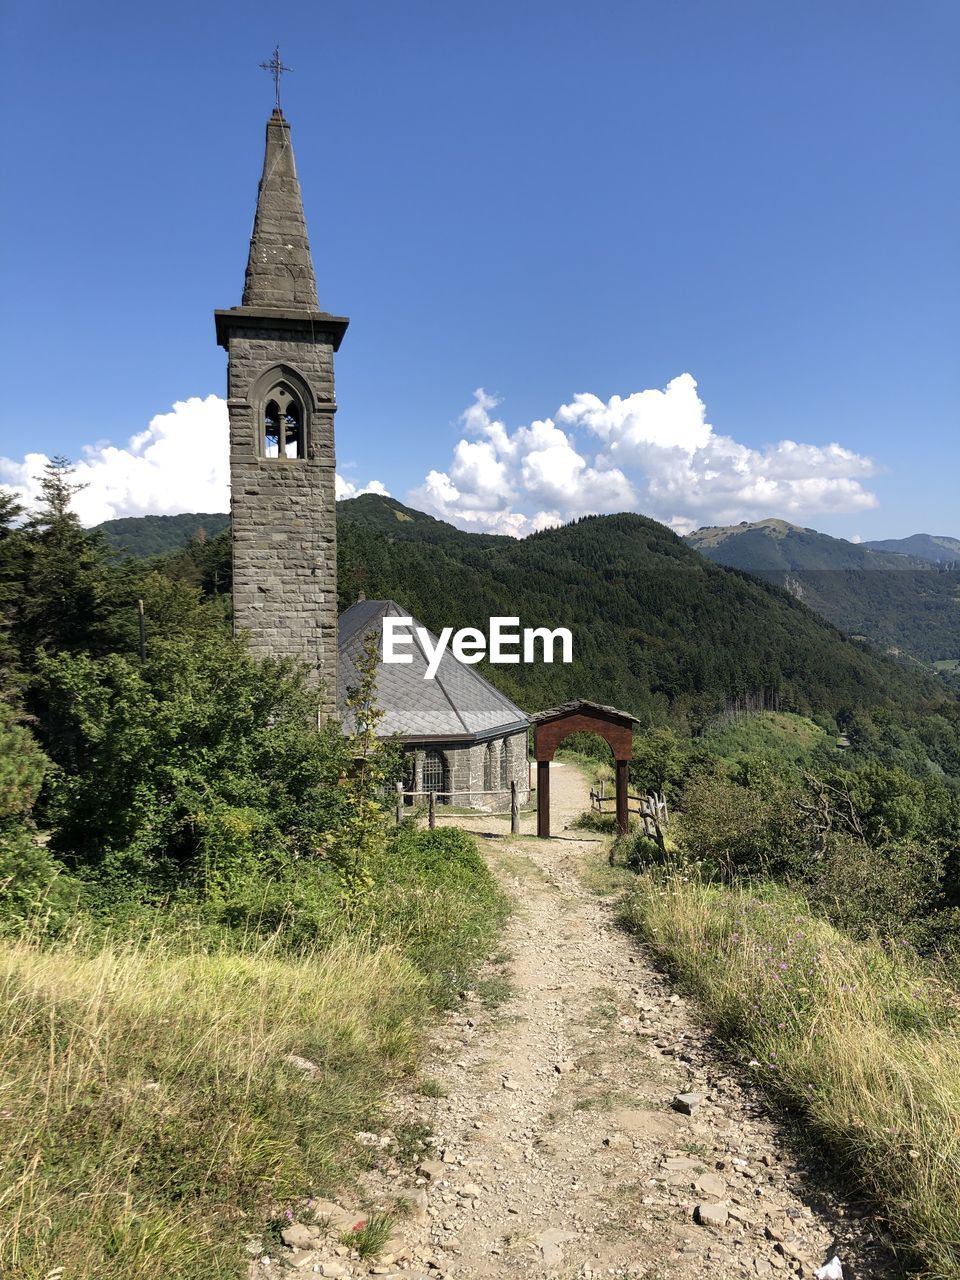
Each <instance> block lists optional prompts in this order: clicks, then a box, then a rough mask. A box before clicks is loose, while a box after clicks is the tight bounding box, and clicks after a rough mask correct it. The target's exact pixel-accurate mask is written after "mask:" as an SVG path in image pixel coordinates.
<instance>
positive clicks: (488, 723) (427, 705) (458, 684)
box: [337, 600, 530, 742]
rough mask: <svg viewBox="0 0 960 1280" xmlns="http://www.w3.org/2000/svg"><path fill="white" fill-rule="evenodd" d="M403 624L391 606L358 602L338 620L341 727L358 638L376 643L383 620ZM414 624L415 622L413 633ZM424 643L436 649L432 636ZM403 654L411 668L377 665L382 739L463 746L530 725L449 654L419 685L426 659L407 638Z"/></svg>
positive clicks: (401, 612)
mask: <svg viewBox="0 0 960 1280" xmlns="http://www.w3.org/2000/svg"><path fill="white" fill-rule="evenodd" d="M387 615H392V616H394V617H398V618H407V617H409V616H410V614H409V613H408V612H407V611H406V610H404V609H401V608H400V606H399V605H397V604H394V602H393V601H392V600H362V601H359V602H358V603H357V604H354V605H351V606H350V608H349V609H346V610H344V612H343V613H342V614H341V615H340V621H339V625H338V635H337V654H338V658H337V686H338V687H337V704H338V706H339V708H340V713H341V715H342V716H343V720H344V727H345V728H347V729H348V730H349V729H351V728H352V725H351V724H350V722H349V719H348V717H347V715H346V706H345V704H346V696H347V690H348V689H349V688H350V687H351V686H352V685H354V684H356V682H357V668H356V660H357V658H358V657H359V655H360V652H361V649H362V646H363V641H364V638H365V637H366V636H367V635H369V633H370V632H371V631H375V632H376V634H377V636H378V638H380V640H381V646H380V652H381V656H382V627H381V623H382V620H383V618H384V617H385V616H387ZM419 625H420V624H419V623H418V622H417V620H416V618H414V620H413V627H418V626H419ZM429 634H430V639H431V643H432V644H436V639H437V638H436V636H434V635H433V633H432V632H430V633H429ZM413 635H414V639H413V641H412V643H411V644H410V645H409V647H408V650H407V652H409V653H411V654H412V656H413V662H411V663H404V664H401V663H390V664H385V663H383V662H381V663H380V668H379V671H378V673H377V703H378V705H379V706H380V708H381V709H382V710H383V711H384V712H385V713H386V714H385V715H384V718H383V720H382V721H381V722H380V733H381V734H382V736H384V737H394V736H395V737H398V738H401V739H403V740H405V741H408V742H414V741H415V742H423V741H437V742H456V741H460V742H469V741H471V740H476V739H480V740H482V739H484V738H493V737H499V736H500V735H501V734H504V733H516V732H518V731H519V730H523V729H526V728H527V726H528V725H529V723H530V720H529V717H528V716H527V715H525V713H524V712H523V711H521V710H520V708H519V707H518V706H516V705H515V704H514V703H513V702H511V701H510V699H509V698H506V697H504V695H503V694H502V693H500V692H499V691H498V690H497V689H495V688H494V687H493V685H492V684H491V683H490V682H489V680H484V678H483V676H481V675H478V673H477V672H476V671H475V670H474V668H473V667H469V666H466V665H464V664H463V663H462V662H458V661H457V659H456V658H454V657H453V655H452V654H451V652H450V650H449V648H447V649H446V650H445V651H444V655H443V657H442V658H441V659H440V666H439V667H438V669H437V674H436V676H435V677H434V679H433V680H425V679H424V673H425V672H426V669H427V656H426V653H425V652H424V650H423V648H422V647H421V645H420V643H419V641H418V640H417V638H416V632H413Z"/></svg>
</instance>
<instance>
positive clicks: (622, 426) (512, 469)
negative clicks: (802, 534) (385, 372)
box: [410, 373, 876, 536]
mask: <svg viewBox="0 0 960 1280" xmlns="http://www.w3.org/2000/svg"><path fill="white" fill-rule="evenodd" d="M497 404H498V401H497V400H496V399H495V398H494V397H493V396H491V395H489V394H488V393H487V392H486V391H484V390H483V389H482V388H481V389H480V390H478V391H476V392H475V393H474V403H473V404H472V405H471V406H470V407H469V408H468V409H467V410H466V411H465V413H464V414H463V415H462V417H461V422H462V423H463V426H464V428H465V432H466V434H467V435H468V436H474V437H476V436H479V437H481V439H480V440H478V441H471V440H469V439H462V440H460V442H459V443H458V444H457V446H456V448H455V450H454V456H453V459H452V462H451V465H450V467H449V469H448V470H447V471H437V470H434V471H431V472H430V473H429V474H428V476H427V478H426V480H425V481H424V483H423V484H422V485H421V486H420V487H419V488H417V489H415V490H413V492H412V493H411V494H410V501H411V502H413V503H414V505H418V504H419V505H421V506H424V507H425V508H426V509H427V510H428V511H431V512H432V513H433V514H435V515H438V516H441V517H442V518H444V519H447V520H450V521H452V522H453V523H454V524H459V525H461V526H463V527H465V528H488V529H493V530H495V531H497V532H503V533H512V534H514V535H515V536H524V535H525V534H527V533H532V532H534V530H535V529H538V528H545V527H548V526H549V525H550V524H557V523H561V522H563V521H565V520H571V519H575V518H576V517H577V516H581V515H588V514H596V513H603V512H610V511H624V510H634V511H636V510H640V511H643V512H644V513H645V514H647V515H651V516H654V517H655V518H656V519H658V520H662V521H663V522H664V523H666V524H669V525H670V526H671V527H672V528H673V529H675V530H676V531H677V532H678V533H688V532H690V531H691V530H692V529H695V528H696V527H697V526H698V525H700V524H734V523H737V522H738V521H741V520H748V519H760V518H763V517H765V516H770V515H778V516H787V517H791V518H796V517H798V516H801V515H817V514H824V513H835V512H849V511H859V510H864V509H866V508H868V507H873V506H875V505H876V498H875V496H874V495H873V494H872V493H870V492H869V491H868V490H867V489H865V488H864V487H863V485H862V483H861V480H862V479H863V478H864V477H866V476H869V475H872V474H873V472H874V470H875V468H874V465H873V463H872V462H871V461H870V459H869V458H865V457H863V456H861V455H859V454H856V453H853V452H852V451H851V450H849V449H846V448H844V447H843V446H842V445H839V444H828V445H822V446H821V445H810V444H799V443H797V442H795V441H793V440H781V441H779V442H778V443H775V444H770V445H766V446H765V447H764V448H762V449H755V448H751V447H749V446H747V445H743V444H740V443H738V441H736V440H734V439H733V438H732V437H731V436H727V435H720V434H718V433H717V432H716V431H715V430H714V428H713V427H712V426H711V425H710V423H709V422H708V421H707V416H706V407H705V405H704V403H703V401H702V400H701V399H700V396H699V394H698V392H697V384H696V381H695V380H694V378H693V377H691V375H690V374H689V373H683V374H681V375H680V376H679V377H677V378H674V379H673V380H672V381H671V382H669V383H668V384H667V386H666V387H665V388H664V389H663V390H662V391H658V390H646V391H636V392H633V393H632V394H631V395H628V396H625V397H621V396H612V397H611V398H610V400H608V401H603V400H601V399H600V398H599V397H598V396H595V395H591V394H578V395H575V396H574V398H573V400H572V401H571V402H570V403H569V404H564V405H561V406H560V408H559V409H558V410H557V412H556V415H555V419H552V418H544V419H542V420H538V421H535V422H532V423H531V424H530V425H529V426H521V427H518V428H517V429H516V430H514V431H513V432H510V431H509V430H508V429H507V427H506V426H505V424H504V423H503V422H502V421H500V420H499V419H496V418H495V417H494V416H493V413H494V410H495V409H496V408H497Z"/></svg>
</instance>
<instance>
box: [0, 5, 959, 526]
mask: <svg viewBox="0 0 960 1280" xmlns="http://www.w3.org/2000/svg"><path fill="white" fill-rule="evenodd" d="M2 25H3V36H4V44H5V48H6V50H7V57H6V58H5V65H4V76H3V80H2V85H0V93H2V95H3V98H4V99H5V101H4V111H5V118H6V119H7V121H8V122H9V127H8V138H7V146H6V170H7V177H8V182H7V183H6V184H5V186H6V198H5V200H4V201H3V211H2V212H3V227H2V233H3V234H2V245H3V261H2V267H3V279H4V285H5V289H6V296H7V299H8V305H7V307H6V308H5V309H4V315H3V320H2V323H3V344H2V350H3V353H4V360H5V365H6V380H7V384H8V386H15V387H17V389H18V390H17V394H16V395H15V396H8V397H7V398H6V401H5V405H4V407H3V409H2V413H0V454H2V455H3V456H4V458H5V459H6V460H7V462H6V463H4V464H2V466H3V467H4V468H5V469H4V470H3V471H2V472H0V480H6V481H7V482H8V483H11V484H14V485H18V484H19V485H21V486H23V488H24V490H25V491H26V492H28V493H29V491H30V486H31V484H32V483H33V480H32V478H31V477H32V476H33V475H35V472H36V459H34V460H33V462H32V463H31V462H30V461H25V459H26V456H27V455H28V454H37V455H50V454H53V453H57V452H60V453H65V454H67V455H69V456H71V457H73V458H79V459H85V460H86V461H85V466H86V471H84V476H85V478H89V479H90V480H91V490H95V491H96V492H97V495H98V501H99V502H100V506H101V507H103V510H102V511H101V510H100V507H98V508H97V510H96V512H95V513H94V514H123V513H126V512H130V513H136V512H138V511H140V510H146V509H154V510H176V509H183V508H184V505H186V506H188V507H192V506H193V505H194V504H195V503H196V502H199V501H201V500H202V499H203V498H204V497H205V496H206V495H208V494H211V495H214V494H216V493H219V492H222V463H221V461H220V459H221V457H222V417H221V415H222V406H221V405H220V403H219V400H210V399H208V398H209V397H211V396H213V397H220V396H222V395H223V391H224V382H225V357H224V353H223V352H222V351H220V350H219V349H218V348H217V346H216V344H215V341H214V334H213V320H212V315H211V312H212V310H213V308H214V307H222V306H230V305H233V304H235V303H237V302H239V297H240V290H241V285H242V279H243V268H244V264H245V259H246V248H247V240H248V237H249V233H250V226H251V220H252V215H253V208H254V201H255V195H256V184H257V180H258V177H259V171H260V165H261V160H262V146H263V125H264V121H265V118H266V116H267V115H268V114H269V110H270V107H271V105H272V102H271V95H272V87H271V84H270V82H269V78H268V77H267V76H266V75H264V73H262V72H261V71H260V70H258V66H257V64H258V63H259V62H260V61H262V60H263V59H265V58H267V57H268V56H269V54H270V52H271V50H272V48H273V46H274V44H275V43H277V42H279V43H280V46H281V50H282V53H283V56H284V60H285V61H286V62H288V63H289V64H290V65H292V67H293V68H294V72H293V74H291V75H290V76H288V77H286V81H285V85H284V106H285V110H286V114H287V116H288V118H289V120H290V121H291V124H292V127H293V138H294V146H295V150H296V155H297V163H298V168H299V171H300V177H301V183H302V186H303V193H304V202H305V206H306V211H307V218H308V223H309V228H310V233H311V241H312V245H313V251H314V259H315V264H316V270H317V276H318V283H319V290H320V300H321V305H322V306H324V307H325V308H327V309H329V310H331V311H335V312H339V313H344V314H347V315H349V316H350V317H351V327H350V330H349V332H348V334H347V337H346V340H345V342H344V345H343V348H342V349H341V353H340V355H339V357H338V363H337V383H338V387H337V389H338V401H339V404H340V412H339V414H338V419H337V431H338V459H339V470H340V473H341V475H342V476H343V478H344V481H345V483H346V484H348V485H350V484H352V485H354V486H361V485H364V484H366V483H367V482H369V481H370V480H371V479H376V480H377V481H379V482H380V483H382V484H383V485H384V486H385V487H386V488H387V489H388V490H389V491H390V492H391V493H392V494H394V495H395V496H397V497H399V498H401V500H406V499H408V497H409V496H410V495H411V494H413V495H414V496H415V499H416V501H415V505H417V504H419V505H421V506H428V505H431V504H432V505H431V509H433V510H435V511H437V512H438V513H439V514H443V515H446V516H447V517H448V518H454V519H458V520H459V521H460V522H461V523H464V524H466V525H467V526H468V527H490V528H504V529H508V530H512V531H515V532H525V531H526V529H528V528H530V527H533V524H534V523H535V522H536V521H537V520H540V522H541V523H549V522H550V521H551V520H552V519H565V518H569V516H570V515H575V514H578V513H579V512H581V511H584V510H592V509H596V510H604V509H619V508H620V507H623V506H633V507H635V508H636V509H638V510H642V511H646V512H648V513H649V514H653V515H655V516H657V517H658V518H660V519H665V520H672V521H673V523H674V525H675V527H678V528H684V527H688V526H689V525H696V524H705V523H713V522H715V521H723V522H726V521H727V520H729V519H731V518H738V519H744V518H745V519H754V518H759V517H760V516H763V515H786V516H788V517H789V518H791V519H795V520H797V522H798V523H802V524H809V525H813V526H815V527H818V528H821V529H824V530H826V531H827V532H832V533H837V534H840V535H842V536H863V537H880V536H901V535H905V534H908V533H912V532H915V531H918V530H924V531H929V532H933V533H948V534H953V535H955V536H960V511H958V503H957V500H956V496H955V490H956V488H957V484H956V477H957V474H958V471H960V465H958V464H960V430H958V408H957V390H956V386H957V345H958V336H960V335H958V322H957V302H956V300H957V296H958V284H960V278H958V277H960V270H958V266H960V263H958V248H957V242H958V236H957V227H958V225H960V208H958V205H960V200H958V195H960V179H958V165H957V159H958V157H957V142H956V139H957V127H958V124H960V89H958V87H957V78H956V67H957V64H958V54H960V9H958V7H957V5H956V4H955V3H953V2H952V0H915V2H914V3H912V4H910V5H907V4H904V3H901V2H898V3H892V2H890V0H880V2H879V3H878V2H877V0H873V2H871V3H867V2H866V0H859V2H856V3H854V2H847V3H842V4H839V5H838V4H837V3H836V2H835V0H833V2H832V3H827V2H826V0H807V2H806V3H804V4H802V5H801V4H799V3H793V4H783V3H777V4H774V3H770V0H762V2H761V0H709V2H708V0H650V2H648V3H620V2H616V0H599V2H598V3H596V4H593V5H590V6H584V5H581V4H572V3H567V2H566V0H552V2H551V3H546V2H542V0H523V3H516V0H515V2H514V3H503V2H501V0H485V3H483V4H472V5H467V4H462V3H457V2H452V0H447V2H446V3H441V2H440V0H410V2H409V3H405V4H403V5H400V4H394V3H387V2H386V0H353V3H351V4H348V5H317V4H312V3H311V4H306V3H302V2H301V3H291V4H289V5H286V6H283V7H282V9H281V10H279V11H277V12H275V13H274V14H271V13H269V12H268V11H267V8H266V7H265V6H263V5H262V4H258V5H254V4H250V3H247V2H246V0H231V3H226V2H225V0H206V2H205V3H202V4H199V5H198V4H196V3H194V4H190V5H187V4H184V3H181V2H180V0H171V2H169V3H166V4H165V5H164V6H162V7H161V6H152V7H144V6H132V5H130V4H128V3H125V4H119V3H117V4H114V3H101V2H98V0H94V2H93V3H92V4H91V5H88V6H82V7H80V6H76V5H67V4H62V3H47V2H45V0H33V2H32V3H30V4H29V5H28V4H26V3H24V0H9V2H8V4H7V6H6V9H5V14H4V17H3V20H2ZM11 50H14V54H13V56H11V53H10V51H11ZM10 299H13V303H12V305H11V304H10ZM683 375H689V376H688V377H684V376H683ZM694 381H695V384H696V387H695V389H693V388H692V383H693V382H694ZM481 387H482V388H485V392H486V394H485V395H484V396H483V397H481V398H479V399H475V396H474V392H475V391H476V389H477V388H481ZM667 387H671V388H672V389H671V391H670V392H668V393H667V394H666V395H664V394H663V389H664V388H667ZM639 393H647V394H646V396H645V397H644V396H641V395H640V394H639ZM577 396H580V397H590V399H589V400H583V399H580V400H577V399H575V397H577ZM617 396H618V397H621V401H620V402H616V401H615V402H613V403H611V398H612V397H617ZM631 397H632V398H631ZM178 402H179V403H181V405H182V407H181V408H180V409H178V410H177V411H176V412H172V406H174V405H175V404H176V403H178ZM698 404H702V405H703V406H705V408H703V409H698V407H697V406H698ZM26 406H29V408H28V409H26V412H25V408H26ZM471 406H473V407H472V408H471ZM562 406H566V408H565V409H564V408H562ZM465 411H467V416H466V418H465V419H464V418H462V417H461V415H463V414H464V412H465ZM704 415H705V419H706V422H707V423H709V424H711V426H712V431H710V430H709V429H708V428H705V427H704V425H703V422H704ZM152 422H153V423H154V424H155V425H154V426H153V427H152V428H151V426H150V424H151V423H152ZM143 432H148V433H149V434H148V435H146V436H144V437H143V438H142V439H141V440H140V442H139V443H138V444H135V445H134V446H133V447H132V449H131V447H130V446H129V445H128V441H129V440H130V438H131V437H134V436H137V435H138V434H139V433H143ZM784 441H786V442H793V443H794V444H795V445H796V446H797V447H796V448H791V447H789V446H786V447H785V446H784V445H783V444H782V442H784ZM108 444H109V446H112V447H107V446H108ZM834 444H835V445H837V446H839V449H838V450H830V449H829V446H831V445H834ZM85 446H86V447H87V452H86V453H84V452H83V450H84V447H85ZM91 447H92V448H91ZM431 476H432V478H431ZM98 486H99V488H98ZM218 486H219V488H218ZM91 501H92V498H91ZM221 505H222V504H221ZM91 512H93V508H92V507H91ZM91 518H92V515H91Z"/></svg>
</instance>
